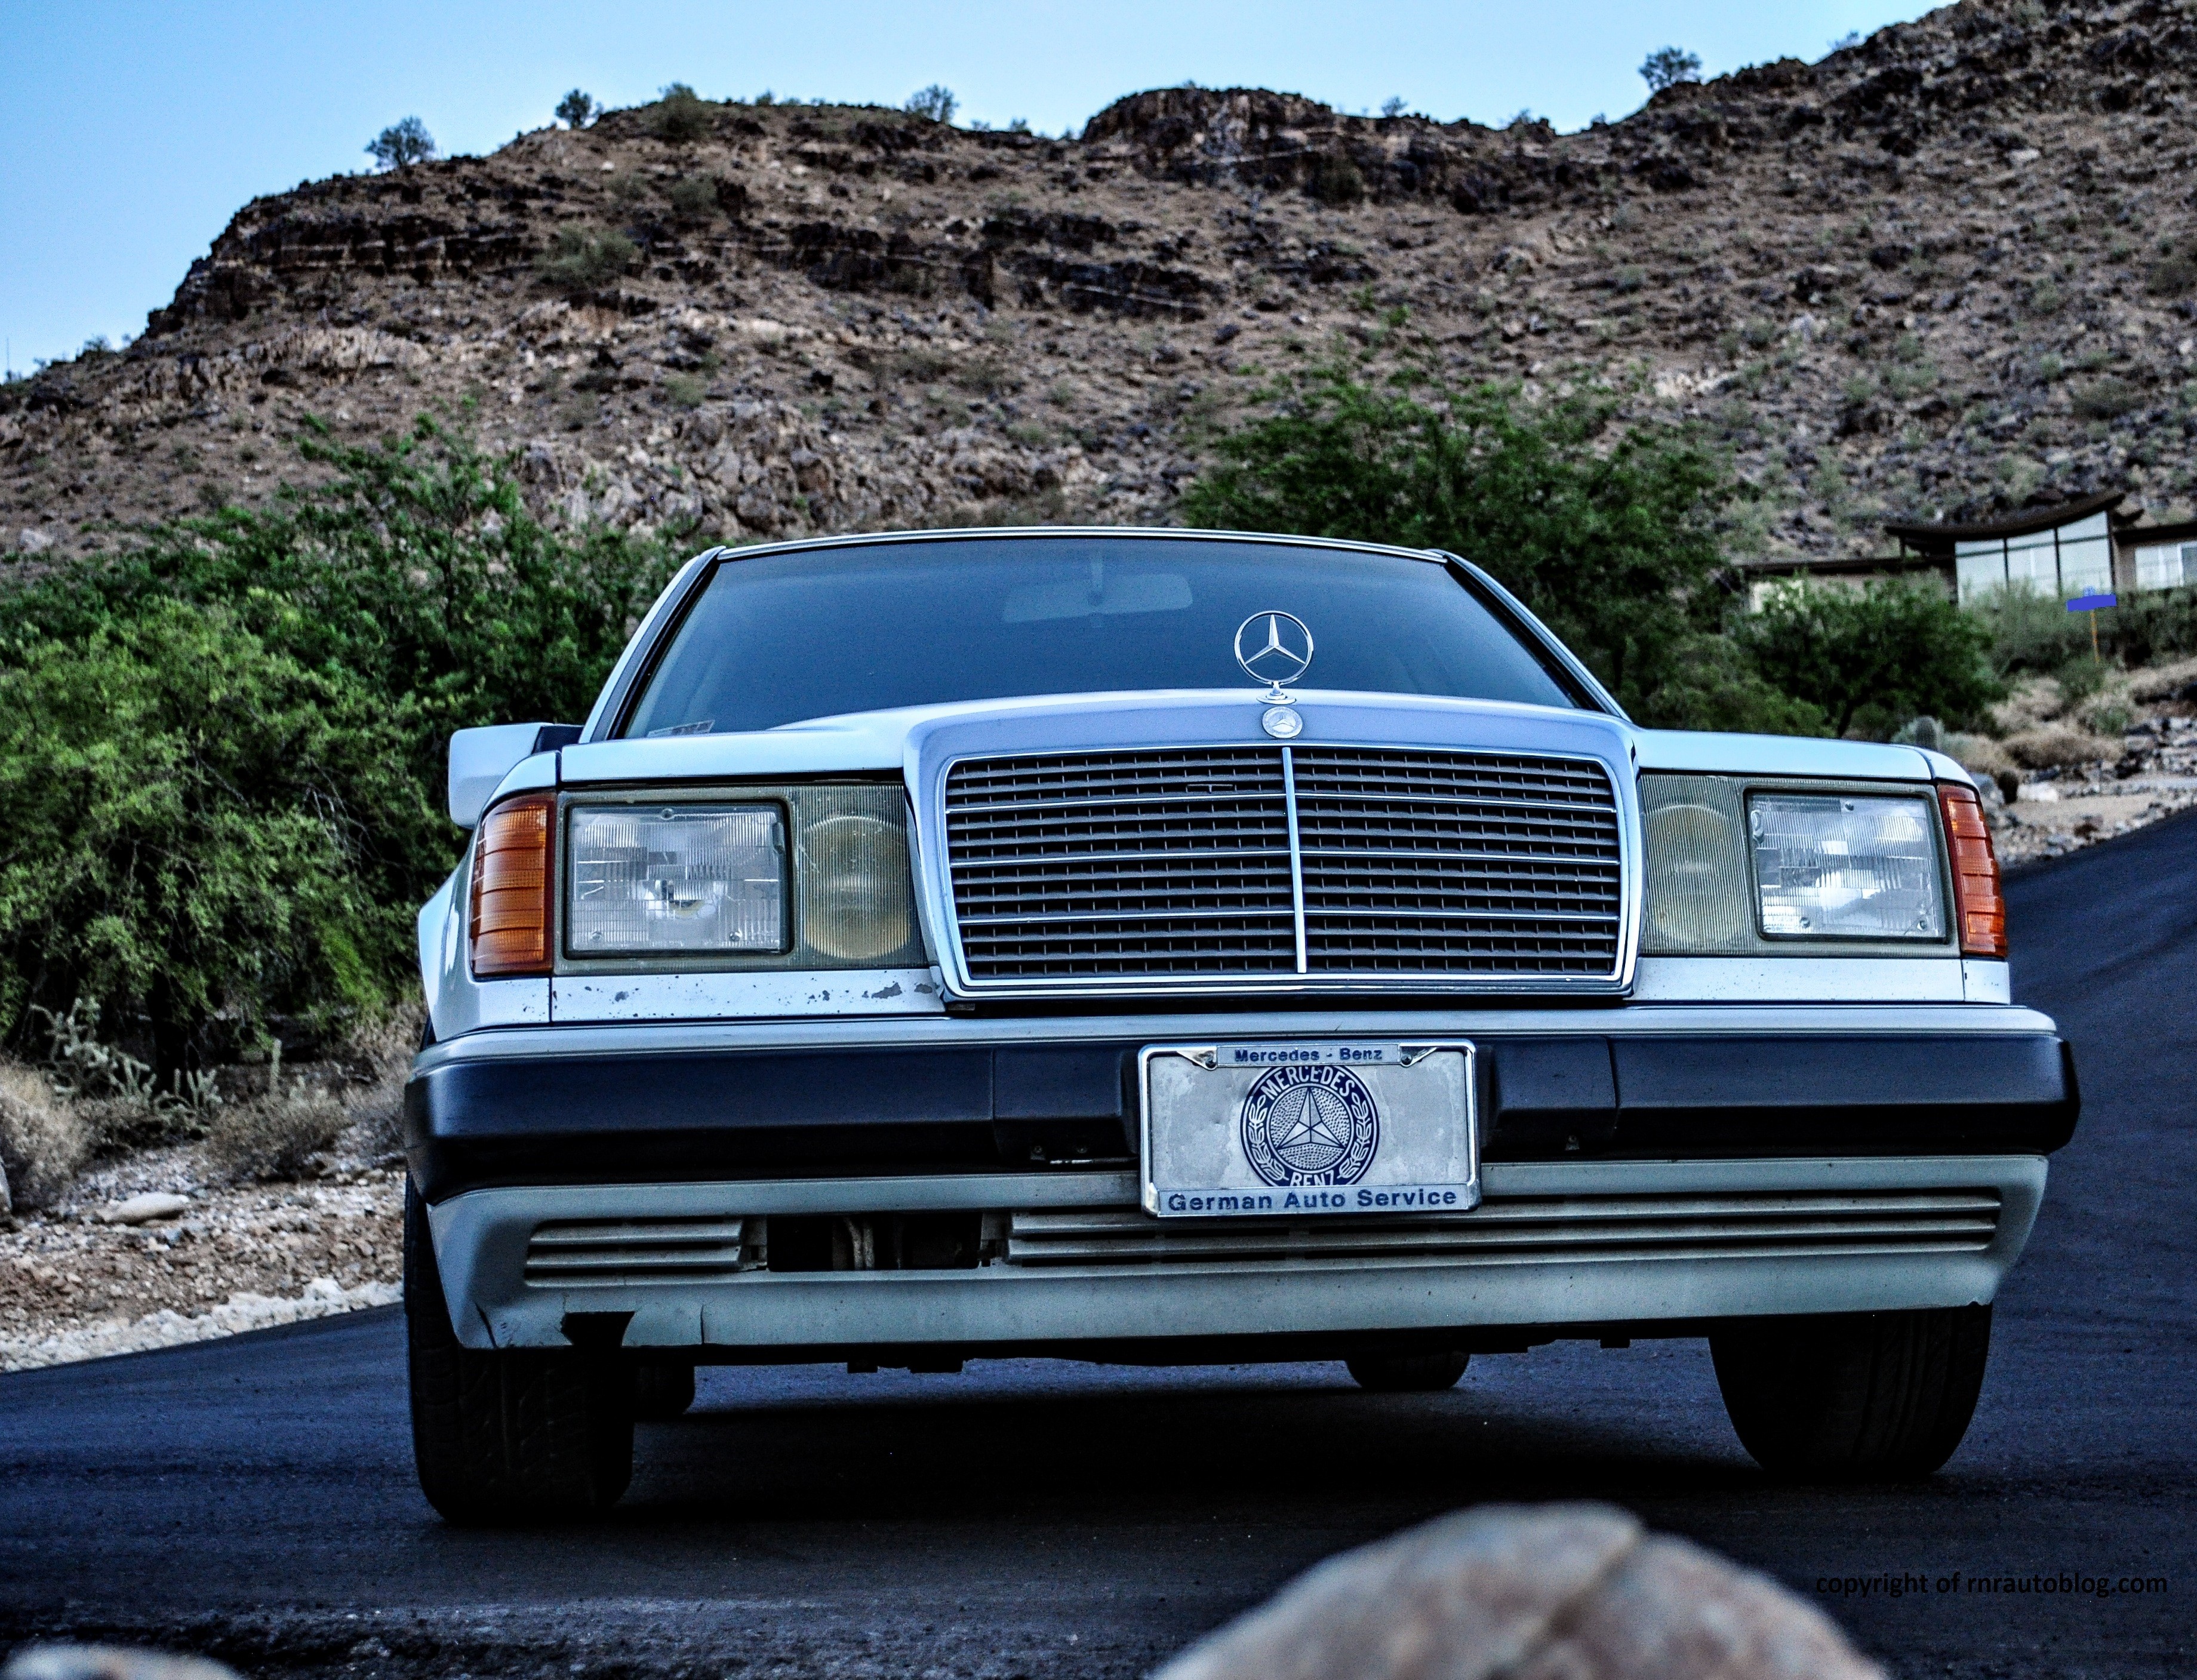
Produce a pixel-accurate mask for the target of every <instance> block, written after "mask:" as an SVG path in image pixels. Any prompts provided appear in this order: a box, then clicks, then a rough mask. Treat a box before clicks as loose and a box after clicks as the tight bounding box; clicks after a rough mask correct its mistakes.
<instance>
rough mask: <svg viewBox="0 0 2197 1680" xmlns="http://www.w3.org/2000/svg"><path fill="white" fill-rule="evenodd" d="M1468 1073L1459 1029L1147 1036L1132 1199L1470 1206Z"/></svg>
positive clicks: (1469, 1053)
mask: <svg viewBox="0 0 2197 1680" xmlns="http://www.w3.org/2000/svg"><path fill="white" fill-rule="evenodd" d="M1477 1073H1478V1051H1477V1048H1476V1046H1475V1045H1474V1044H1473V1042H1472V1040H1469V1039H1440V1040H1430V1039H1412V1040H1405V1039H1395V1038H1380V1039H1371V1038H1368V1039H1336V1038H1305V1039H1287V1040H1261V1041H1259V1042H1256V1043H1245V1044H1228V1043H1213V1042H1207V1043H1195V1044H1151V1045H1146V1046H1144V1048H1143V1049H1141V1050H1140V1051H1139V1052H1138V1054H1137V1095H1138V1108H1139V1114H1138V1144H1139V1161H1138V1166H1139V1179H1140V1181H1141V1185H1140V1188H1141V1200H1142V1202H1143V1204H1144V1208H1145V1212H1146V1213H1147V1214H1151V1215H1152V1216H1153V1217H1155V1218H1157V1219H1216V1218H1218V1219H1245V1218H1249V1219H1260V1218H1287V1219H1302V1218H1313V1219H1330V1218H1337V1217H1350V1218H1383V1217H1388V1216H1391V1215H1401V1216H1406V1217H1410V1216H1414V1215H1416V1216H1418V1217H1422V1218H1424V1217H1428V1216H1433V1215H1441V1214H1465V1213H1469V1212H1470V1211H1471V1210H1472V1209H1474V1208H1477V1207H1478V1206H1479V1205H1480V1200H1481V1187H1480V1114H1479V1090H1478V1086H1479V1081H1478V1078H1477ZM1414 1075H1417V1078H1416V1079H1415V1078H1414V1077H1413V1076H1414ZM1208 1080H1210V1081H1212V1083H1210V1084H1208V1083H1207V1082H1206V1081H1208ZM1254 1098H1256V1102H1254ZM1368 1110H1370V1115H1369V1113H1368ZM1369 1133H1370V1134H1371V1135H1370V1138H1369V1136H1368V1134H1369ZM1361 1156H1362V1159H1361V1158H1360V1157H1361ZM1299 1169H1303V1170H1299Z"/></svg>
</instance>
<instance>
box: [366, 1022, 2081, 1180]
mask: <svg viewBox="0 0 2197 1680" xmlns="http://www.w3.org/2000/svg"><path fill="white" fill-rule="evenodd" d="M1429 1035H1434V1036H1439V1037H1442V1038H1446V1039H1464V1038H1469V1039H1470V1040H1473V1041H1474V1042H1475V1044H1476V1045H1477V1046H1479V1047H1480V1051H1481V1054H1480V1057H1479V1058H1478V1059H1479V1063H1480V1068H1481V1090H1480V1092H1479V1109H1480V1113H1481V1116H1482V1127H1483V1133H1482V1140H1481V1158H1482V1159H1483V1160H1485V1161H1487V1162H1491V1163H1493V1162H1527V1161H1574V1162H1576V1161H1582V1160H1670V1159H1682V1160H1709V1159H1716V1158H1749V1157H1754V1158H1761V1157H1769V1158H1783V1157H1800V1156H1916V1155H2049V1154H2050V1153H2051V1152H2052V1151H2053V1150H2056V1149H2058V1148H2059V1147H2060V1146H2061V1144H2065V1143H2066V1142H2067V1139H2068V1138H2069V1136H2070V1135H2071V1134H2072V1132H2073V1129H2074V1125H2075V1120H2076V1116H2077V1114H2078V1110H2079V1108H2080V1098H2079V1095H2078V1090H2077V1086H2076V1082H2075V1070H2074V1063H2073V1059H2072V1057H2071V1056H2070V1055H2069V1053H2068V1051H2067V1046H2066V1045H2065V1044H2064V1043H2062V1042H2061V1040H2060V1039H2059V1038H2058V1037H2057V1036H2056V1035H2055V1033H2054V1031H2053V1026H2052V1022H2050V1020H2049V1019H2048V1018H2047V1017H2043V1016H2041V1015H2038V1014H2036V1013H2034V1012H2033V1011H2029V1010H2023V1009H2014V1008H2008V1007H1994V1006H1989V1005H1937V1006H1927V1005H1925V1006H1916V1005H1908V1006H1903V1007H1899V1008H1869V1007H1853V1006H1849V1005H1812V1006H1806V1005H1803V1006H1785V1007H1778V1008H1748V1007H1742V1006H1699V1005H1693V1006H1687V1005H1669V1006H1663V1007H1633V1008H1629V1009H1625V1010H1613V1011H1587V1010H1575V1011H1560V1010H1546V1009H1544V1010H1517V1011H1463V1010H1458V1011H1411V1012H1408V1013H1401V1012H1399V1013H1390V1012H1387V1011H1378V1012H1377V1011H1364V1012H1343V1011H1293V1012H1286V1013H1285V1012H1281V1011H1263V1010H1262V1011H1256V1012H1249V1013H1239V1014H1230V1015H1221V1014H1215V1013H1209V1012H1200V1013H1197V1014H1185V1015H1151V1016H1145V1017H1121V1016H1117V1015H1104V1016H1071V1017H1013V1018H1006V1019H990V1020H987V1019H983V1018H977V1019H968V1018H960V1019H955V1018H950V1017H939V1018H929V1019H924V1018H917V1019H907V1020H890V1021H888V1020H868V1021H808V1022H740V1023H723V1024H721V1025H716V1026H694V1027H681V1026H670V1025H664V1026H641V1027H633V1026H627V1027H599V1028H505V1029H501V1030H496V1031H490V1032H482V1033H475V1034H469V1035H468V1036H467V1037H465V1038H462V1039H460V1040H455V1041H454V1042H452V1043H450V1044H447V1045H438V1046H434V1047H433V1048H432V1049H431V1050H430V1051H427V1053H426V1054H425V1055H424V1056H422V1057H420V1061H419V1063H417V1065H416V1066H415V1068H414V1073H413V1076H412V1080H411V1082H410V1084H409V1086H408V1088H407V1091H406V1148H407V1154H408V1157H409V1162H410V1166H411V1169H412V1176H413V1179H414V1183H415V1184H417V1185H419V1187H420V1194H421V1195H422V1196H425V1197H426V1199H427V1200H428V1201H429V1202H442V1201H444V1200H446V1199H448V1198H449V1197H450V1196H456V1195H460V1194H462V1193H463V1192H465V1191H467V1190H480V1189H488V1188H494V1187H501V1186H516V1185H556V1184H569V1185H597V1184H617V1183H625V1184H650V1183H656V1184H662V1183H687V1182H693V1181H698V1180H707V1179H722V1180H748V1179H780V1178H788V1179H795V1178H800V1179H864V1178H875V1177H879V1176H891V1175H895V1174H903V1173H1003V1172H1017V1171H1027V1170H1029V1168H1030V1167H1032V1166H1034V1165H1035V1166H1052V1165H1072V1164H1082V1165H1087V1166H1095V1165H1100V1164H1104V1163H1105V1162H1119V1161H1127V1160H1128V1159H1130V1158H1132V1157H1133V1156H1134V1155H1135V1153H1136V1147H1137V1145H1136V1137H1137V1116H1136V1097H1135V1067H1136V1057H1137V1051H1138V1050H1139V1048H1140V1047H1142V1046H1145V1045H1147V1044H1151V1043H1157V1042H1167V1041H1170V1040H1172V1041H1175V1042H1181V1041H1184V1040H1196V1041H1198V1042H1209V1041H1214V1040H1218V1041H1221V1042H1226V1041H1227V1040H1243V1039H1254V1040H1255V1039H1270V1040H1271V1039H1278V1038H1314V1037H1319V1038H1381V1037H1385V1036H1402V1037H1412V1038H1419V1037H1426V1036H1429ZM852 1205H855V1206H861V1205H866V1204H861V1203H859V1202H857V1203H855V1204H852Z"/></svg>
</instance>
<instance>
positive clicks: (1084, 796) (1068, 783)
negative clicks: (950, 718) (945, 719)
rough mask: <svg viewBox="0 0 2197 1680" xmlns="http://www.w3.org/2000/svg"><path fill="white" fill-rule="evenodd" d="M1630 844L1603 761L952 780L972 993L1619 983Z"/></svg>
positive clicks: (1391, 760) (1481, 759)
mask: <svg viewBox="0 0 2197 1680" xmlns="http://www.w3.org/2000/svg"><path fill="white" fill-rule="evenodd" d="M946 841H947V854H948V866H949V869H950V872H951V885H952V895H953V901H954V912H955V917H956V921H957V924H958V927H959V934H960V942H961V951H962V956H963V960H964V961H965V964H966V965H967V970H968V974H969V977H970V979H971V981H972V982H976V983H977V984H979V985H983V984H987V983H989V984H992V985H1005V986H1013V985H1029V984H1033V983H1035V984H1046V983H1058V984H1063V985H1067V986H1071V987H1072V986H1075V985H1078V984H1090V983H1100V984H1103V983H1105V982H1140V981H1143V982H1168V981H1170V980H1174V981H1180V982H1188V983H1193V984H1195V983H1198V982H1206V983H1210V982H1216V981H1218V982H1226V981H1229V980H1232V979H1242V980H1248V981H1250V982H1261V981H1267V982H1281V981H1295V980H1299V979H1300V977H1301V979H1302V980H1305V981H1312V982H1317V981H1319V980H1322V979H1325V980H1331V981H1337V982H1348V981H1363V980H1365V979H1368V978H1380V977H1383V976H1393V977H1396V978H1400V979H1405V980H1422V981H1424V980H1434V981H1441V980H1455V981H1466V982H1473V981H1477V982H1493V983H1497V984H1500V983H1503V982H1545V981H1553V982H1558V983H1561V982H1565V981H1572V982H1597V981H1599V982H1608V981H1609V980H1612V979H1614V978H1615V977H1616V976H1617V975H1618V972H1619V968H1620V952H1621V949H1622V947H1623V922H1624V894H1623V888H1622V873H1621V872H1622V859H1621V855H1620V824H1619V816H1618V802H1617V795H1616V791H1615V790H1614V788H1613V786H1612V785H1611V783H1610V780H1609V776H1608V774H1607V773H1605V772H1604V771H1603V768H1602V767H1601V766H1600V765H1599V764H1598V763H1597V762H1593V761H1591V760H1587V759H1573V758H1556V757H1545V756H1533V755H1524V754H1515V753H1493V752H1455V751H1446V750H1436V749H1418V748H1376V747H1326V746H1319V747H1314V746H1296V747H1212V748H1180V749H1165V750H1137V751H1127V752H1110V753H1061V754H1045V755H1029V756H1016V757H999V758H982V759H971V760H965V761H963V762H960V763H958V764H956V765H954V767H953V768H952V769H951V770H950V771H949V772H948V777H947V782H946Z"/></svg>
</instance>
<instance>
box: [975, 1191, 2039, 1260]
mask: <svg viewBox="0 0 2197 1680" xmlns="http://www.w3.org/2000/svg"><path fill="white" fill-rule="evenodd" d="M1998 1220H1999V1194H1998V1192H1997V1190H1987V1189H1986V1190H1890V1191H1883V1192H1873V1193H1864V1194H1858V1195H1834V1194H1828V1193H1822V1194H1819V1193H1815V1192H1803V1193H1799V1194H1794V1193H1789V1192H1761V1193H1756V1192H1745V1193H1734V1194H1727V1195H1655V1196H1490V1197H1488V1198H1487V1201H1486V1202H1482V1203H1481V1206H1480V1207H1479V1208H1477V1209H1476V1210H1475V1211H1474V1212H1472V1213H1470V1214H1458V1215H1457V1216H1454V1217H1452V1218H1449V1219H1439V1220H1430V1219H1418V1220H1410V1221H1405V1220H1397V1219H1388V1220H1381V1219H1336V1220H1332V1221H1327V1222H1319V1221H1301V1222H1296V1223H1292V1222H1291V1221H1290V1220H1287V1219H1227V1220H1219V1219H1216V1220H1179V1221H1169V1220H1163V1219H1152V1218H1151V1217H1150V1216H1149V1215H1147V1214H1144V1213H1143V1212H1141V1211H1140V1210H1139V1209H1137V1208H1075V1209H1070V1210H1058V1211H1056V1210H1050V1209H1048V1210H1045V1211H1040V1212H1024V1213H1017V1214H1015V1215H1014V1217H1013V1219H1012V1223H1011V1224H1010V1225H1009V1226H1008V1235H1007V1253H1006V1258H1007V1260H1008V1263H1009V1264H1011V1265H1015V1266H1137V1265H1142V1266H1153V1265H1218V1264H1256V1265H1260V1266H1271V1265H1274V1264H1287V1263H1289V1262H1290V1261H1293V1260H1296V1261H1308V1262H1325V1261H1329V1260H1354V1261H1360V1262H1364V1261H1380V1260H1388V1261H1394V1262H1396V1263H1399V1264H1403V1263H1411V1262H1423V1261H1429V1260H1444V1261H1470V1262H1475V1263H1481V1264H1488V1265H1501V1264H1505V1263H1518V1262H1527V1261H1531V1262H1537V1263H1541V1264H1546V1263H1548V1262H1551V1261H1562V1260H1615V1261H1641V1260H1719V1259H1724V1260H1779V1259H1796V1258H1800V1257H1803V1256H1807V1255H1825V1254H1972V1253H1974V1252H1977V1251H1978V1250H1980V1249H1983V1248H1988V1247H1989V1246H1990V1245H1991V1239H1992V1238H1993V1237H1995V1236H1997V1232H1998Z"/></svg>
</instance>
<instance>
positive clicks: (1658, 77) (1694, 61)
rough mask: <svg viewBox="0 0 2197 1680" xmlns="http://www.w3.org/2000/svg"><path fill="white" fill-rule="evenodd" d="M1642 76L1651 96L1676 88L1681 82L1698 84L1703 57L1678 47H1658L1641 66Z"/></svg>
mask: <svg viewBox="0 0 2197 1680" xmlns="http://www.w3.org/2000/svg"><path fill="white" fill-rule="evenodd" d="M1640 76H1641V79H1642V80H1643V81H1644V82H1646V83H1647V84H1648V91H1649V93H1651V94H1655V93H1661V92H1662V91H1663V90H1664V89H1666V88H1674V87H1676V86H1678V84H1679V83H1681V82H1698V81H1700V80H1701V57H1700V55H1698V54H1695V53H1690V52H1685V51H1683V50H1681V49H1678V48H1677V47H1658V48H1656V49H1655V51H1654V52H1652V53H1650V54H1649V55H1648V57H1647V60H1646V61H1645V62H1643V64H1642V65H1641V67H1640Z"/></svg>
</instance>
